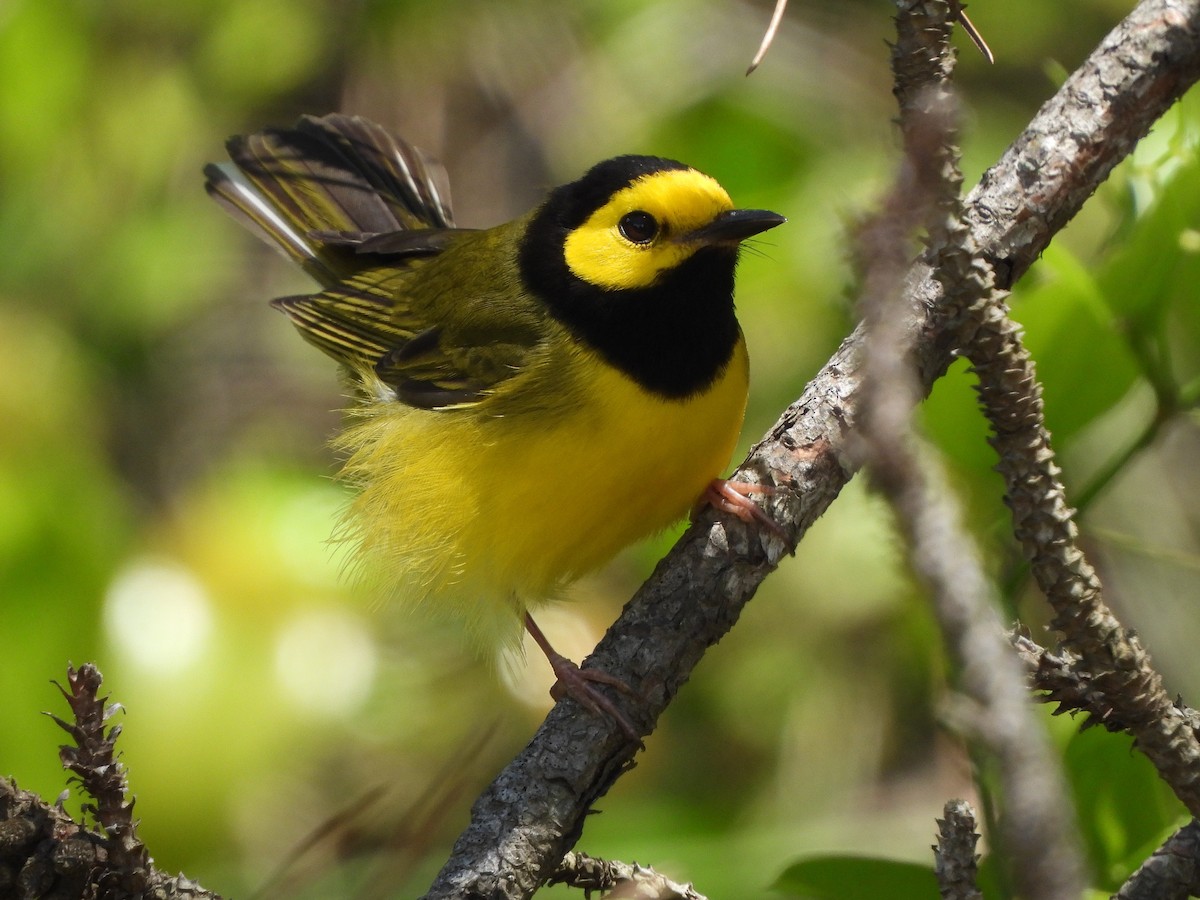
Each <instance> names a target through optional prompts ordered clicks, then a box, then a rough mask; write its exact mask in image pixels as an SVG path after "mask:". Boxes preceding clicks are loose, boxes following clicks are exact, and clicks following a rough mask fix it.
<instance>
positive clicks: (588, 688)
mask: <svg viewBox="0 0 1200 900" xmlns="http://www.w3.org/2000/svg"><path fill="white" fill-rule="evenodd" d="M525 630H526V631H528V632H529V634H530V636H531V637H532V638H533V640H534V642H535V643H536V644H537V645H538V647H540V648H541V650H542V652H543V653H544V654H546V659H547V660H549V662H550V668H551V669H553V670H554V677H555V678H557V679H558V680H557V681H556V682H555V683H554V687H552V688H550V696H551V697H553V698H554V699H555V700H561V699H562V698H563V697H570V698H571V699H572V700H574V701H575V702H576V703H578V704H579V705H580V706H582V707H583V708H584V709H586V710H588V711H590V712H592V713H593V714H595V715H597V716H601V717H604V716H607V717H608V718H610V719H612V720H613V721H614V722H615V723H616V724H617V727H619V728H620V729H621V731H622V733H623V734H624V735H625V737H627V738H629V740H630V741H632V742H633V743H635V744H641V743H642V738H641V735H639V734H638V732H637V729H636V728H634V727H633V724H632V723H631V722H630V721H629V719H627V718H626V717H625V714H624V713H622V712H621V711H620V710H619V709H617V706H616V704H615V703H613V702H612V701H611V700H609V699H608V698H607V697H606V696H604V695H603V694H602V693H600V691H598V690H597V689H596V687H595V685H597V684H605V685H608V686H609V687H612V688H616V689H617V690H618V691H620V692H621V693H623V694H628V695H629V696H631V697H636V696H637V693H636V692H635V691H634V690H633V688H631V687H630V686H629V685H628V684H626V683H625V682H624V681H622V680H621V679H620V678H617V677H616V676H615V675H610V674H609V673H608V672H605V671H604V670H603V669H581V668H579V666H578V665H576V664H575V663H574V662H572V661H571V660H569V659H567V658H566V657H565V656H563V655H562V654H561V653H559V652H558V651H556V650H555V649H554V648H553V647H551V646H550V642H549V641H548V640H546V636H545V635H544V634H542V629H540V628H539V627H538V625H537V623H536V622H534V621H533V617H532V616H531V615H529V613H526V614H525Z"/></svg>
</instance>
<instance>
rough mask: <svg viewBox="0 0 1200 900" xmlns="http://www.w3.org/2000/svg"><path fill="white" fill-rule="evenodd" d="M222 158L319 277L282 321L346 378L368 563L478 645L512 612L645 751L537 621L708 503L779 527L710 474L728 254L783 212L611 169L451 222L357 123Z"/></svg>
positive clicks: (266, 135)
mask: <svg viewBox="0 0 1200 900" xmlns="http://www.w3.org/2000/svg"><path fill="white" fill-rule="evenodd" d="M226 146H227V150H228V152H229V156H230V158H231V160H232V164H230V163H225V164H221V165H215V164H214V165H209V166H207V167H206V169H205V175H206V177H207V185H206V186H207V189H208V192H209V193H210V194H211V195H212V196H213V197H214V198H215V199H217V200H218V201H219V202H220V203H221V204H222V205H223V206H225V207H226V208H227V209H228V210H229V211H230V212H231V213H232V214H233V215H234V216H235V218H237V219H238V220H239V221H241V222H242V223H243V224H245V225H247V226H248V227H249V228H250V229H251V230H253V231H254V232H256V233H257V234H258V235H259V236H260V237H261V238H263V239H264V240H266V241H267V242H268V243H270V244H273V245H274V246H275V247H277V248H278V249H280V250H282V251H283V252H284V253H285V254H286V255H287V256H288V257H289V258H291V259H292V260H293V261H294V262H296V263H298V264H299V265H300V266H301V267H302V268H303V269H304V270H305V271H306V272H307V273H308V274H309V275H311V276H312V277H313V278H314V279H315V280H316V281H317V283H318V284H319V285H320V291H319V292H317V293H313V294H309V295H304V296H292V297H281V298H279V299H277V300H275V301H273V305H274V306H275V307H276V308H278V309H280V310H281V311H283V312H284V313H285V314H287V316H288V317H289V318H290V319H291V320H292V322H293V324H294V325H295V326H296V327H297V328H298V329H299V331H300V334H301V335H302V336H303V337H304V338H306V339H307V340H308V341H309V342H311V343H312V344H314V345H315V346H316V347H318V348H319V349H321V350H322V351H324V352H325V353H327V354H328V355H329V356H331V357H333V358H334V359H335V360H337V362H339V363H340V364H341V365H342V367H343V368H344V369H345V370H346V372H347V373H348V375H349V377H350V380H351V383H352V385H353V392H354V397H355V402H354V406H353V409H352V410H351V411H350V413H349V421H348V424H347V427H346V428H345V430H344V431H343V433H342V434H341V435H340V436H339V437H337V438H336V439H335V442H334V443H335V447H336V448H337V449H338V450H339V451H340V452H341V453H342V454H343V455H344V456H345V464H344V466H343V469H342V475H343V477H344V479H345V480H346V481H348V482H349V483H350V484H352V485H353V486H355V487H356V488H357V494H356V497H355V499H354V500H353V501H352V504H351V506H350V509H349V511H348V514H347V516H346V519H345V522H344V525H343V527H342V530H341V532H340V533H339V536H340V537H344V538H346V539H348V540H350V541H351V542H352V544H353V545H354V546H355V547H356V549H357V555H356V561H357V562H358V564H359V568H360V569H361V571H363V572H364V573H366V574H367V575H369V576H370V577H372V578H376V579H380V580H382V581H383V582H384V583H386V584H387V585H388V586H389V593H391V594H394V595H395V596H397V597H399V598H402V599H404V600H405V601H407V602H409V603H414V604H417V605H421V606H430V607H435V608H438V609H448V610H450V611H452V612H453V613H454V614H456V615H457V616H459V617H460V618H461V619H462V620H463V621H465V623H466V625H467V626H468V629H469V630H470V631H471V632H472V634H473V635H474V637H475V638H476V639H477V641H479V642H480V643H491V644H494V643H496V640H497V637H498V636H499V637H500V638H501V639H502V640H509V641H515V640H516V639H517V638H518V636H519V634H520V624H521V623H522V622H523V623H524V625H525V627H526V628H527V629H528V630H529V631H530V633H531V635H532V636H533V637H534V639H535V640H536V641H537V643H538V645H539V646H540V647H541V648H542V649H543V651H544V652H545V653H546V655H547V657H548V658H549V659H550V662H551V664H552V665H553V666H554V671H555V674H556V675H557V677H558V679H559V683H558V685H556V692H555V696H556V697H557V696H559V694H560V693H561V692H562V691H563V690H565V691H566V692H567V693H569V694H570V695H571V696H573V697H575V698H576V699H577V700H579V701H580V702H581V703H582V704H583V705H585V706H586V707H588V708H589V709H591V710H592V711H593V712H600V711H601V710H603V711H604V712H605V713H607V714H609V715H611V716H612V717H613V718H614V719H615V720H616V721H617V722H618V724H620V726H621V727H622V729H623V730H624V731H625V732H626V734H627V735H629V736H630V737H631V738H633V739H635V740H636V739H637V734H636V732H635V731H634V729H633V728H632V727H631V726H630V725H629V723H628V722H627V720H626V719H625V718H624V717H623V716H622V715H621V714H620V713H619V712H618V711H617V710H616V708H615V707H614V706H613V704H612V703H611V702H610V701H609V700H608V699H607V698H606V697H605V696H604V695H603V694H602V693H601V692H599V691H598V690H596V689H595V688H594V687H593V686H592V685H591V684H590V683H589V682H602V683H607V684H616V685H617V686H618V687H622V685H621V684H620V683H618V682H617V680H616V679H612V678H610V677H609V676H607V675H606V674H605V673H603V672H599V671H598V670H595V669H583V670H580V669H578V668H577V667H576V666H575V665H574V664H573V663H570V662H569V661H567V660H566V659H564V658H563V657H561V656H559V655H558V654H557V653H555V652H554V651H553V649H552V648H551V647H550V645H549V643H548V642H547V641H546V639H545V637H544V636H543V635H542V633H541V631H540V630H539V629H538V627H537V625H536V624H535V623H534V621H533V619H532V618H531V617H530V616H529V613H528V610H529V607H531V606H534V605H536V604H539V603H543V602H545V601H546V600H548V599H553V598H554V597H555V596H556V595H558V594H560V592H561V591H562V589H563V587H564V586H565V585H566V584H567V583H569V582H571V581H572V580H573V579H575V578H576V577H578V576H580V575H582V574H583V573H585V572H587V571H589V570H591V569H594V568H596V567H598V566H599V565H601V564H602V563H604V562H605V561H607V560H608V559H609V558H610V557H612V556H613V555H614V554H615V553H616V552H617V551H618V550H620V549H621V548H623V547H625V546H626V545H628V544H630V543H632V542H633V541H635V540H637V539H639V538H642V537H644V536H647V535H649V534H652V533H654V532H656V531H659V530H660V529H662V528H664V527H666V526H668V525H670V524H671V523H673V522H675V521H676V520H678V519H680V518H681V517H683V516H684V515H685V514H686V513H687V512H688V510H689V509H690V508H692V507H693V505H694V504H696V503H697V501H698V500H707V501H708V502H712V503H714V504H716V505H718V506H719V507H721V508H723V509H726V510H727V511H731V512H734V513H736V514H738V515H739V516H740V517H742V518H743V519H750V518H758V519H760V520H763V519H765V516H764V515H763V514H762V513H761V512H760V511H759V510H758V507H757V506H756V505H755V504H753V502H751V501H750V500H749V498H748V497H747V496H746V493H747V490H748V488H747V486H741V485H737V484H735V483H731V482H725V481H722V480H721V479H719V477H718V476H719V474H720V472H721V471H722V469H723V468H724V466H725V465H726V464H727V463H728V462H729V458H730V455H731V454H732V452H733V448H734V445H735V442H736V441H737V438H738V434H739V431H740V429H741V424H742V417H743V413H744V411H745V405H746V396H747V385H748V357H747V354H746V346H745V342H744V340H743V337H742V332H741V329H740V327H739V326H738V322H737V319H736V317H735V315H734V304H733V286H734V268H735V265H736V263H737V257H738V247H739V244H740V242H741V241H743V240H744V239H746V238H749V237H752V236H753V235H756V234H759V233H761V232H763V231H765V230H767V229H769V228H774V227H775V226H776V225H779V224H781V223H782V222H783V221H784V218H783V217H782V216H780V215H778V214H776V213H773V212H768V211H765V210H755V209H735V208H734V205H733V203H732V201H731V200H730V198H729V195H728V194H727V193H726V192H725V190H724V189H723V188H722V187H721V186H720V185H719V184H718V183H717V182H716V181H715V180H713V179H712V178H710V177H709V176H707V175H704V174H702V173H700V172H698V171H696V170H695V169H692V168H690V167H688V166H686V165H683V164H682V163H679V162H675V161H673V160H669V159H660V158H657V157H652V156H619V157H617V158H615V159H610V160H607V161H605V162H601V163H599V164H597V165H596V166H594V167H593V168H592V169H590V170H589V171H588V172H587V173H586V174H585V175H584V176H583V177H582V178H580V179H579V180H578V181H575V182H572V183H570V184H567V185H564V186H562V187H559V188H556V189H554V190H553V191H551V192H550V193H549V195H548V197H547V198H546V200H545V201H544V202H543V203H542V204H541V205H540V206H538V207H537V208H536V209H534V210H533V211H532V212H530V213H528V214H527V215H524V216H522V217H520V218H518V219H516V220H514V221H512V222H509V223H507V224H504V225H499V226H497V227H495V228H489V229H484V230H474V229H463V228H455V227H454V225H453V221H452V218H451V212H450V199H449V190H448V183H447V179H446V175H445V172H444V171H443V170H442V168H441V167H440V166H439V165H438V164H436V163H435V162H433V161H432V160H431V159H430V158H429V157H427V156H426V155H425V154H423V153H422V152H421V151H420V150H418V149H417V148H416V147H413V146H411V145H409V144H407V143H405V142H404V141H402V140H400V139H399V138H397V137H394V136H392V135H391V134H389V133H388V132H387V131H385V130H384V129H383V128H381V127H380V126H378V125H376V124H374V123H372V122H369V121H367V120H365V119H362V118H358V117H348V116H342V115H329V116H325V117H322V118H316V117H311V116H306V117H303V118H301V119H300V120H299V121H298V122H297V124H296V125H295V126H294V127H293V128H291V129H269V130H265V131H262V132H259V133H256V134H252V135H249V136H239V137H234V138H231V139H230V140H229V141H228V143H227V145H226ZM750 490H752V489H750ZM766 522H767V524H768V525H769V524H770V521H769V519H768V520H766Z"/></svg>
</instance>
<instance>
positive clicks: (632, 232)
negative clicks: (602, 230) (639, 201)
mask: <svg viewBox="0 0 1200 900" xmlns="http://www.w3.org/2000/svg"><path fill="white" fill-rule="evenodd" d="M617 228H618V229H620V232H621V236H622V237H624V238H625V239H626V240H630V241H633V242H634V243H635V244H648V243H650V242H651V241H652V240H654V237H655V235H657V234H658V222H656V221H655V220H654V216H652V215H650V213H648V212H643V211H642V210H640V209H637V210H634V211H633V212H631V213H625V215H623V216H621V221H620V222H618V223H617Z"/></svg>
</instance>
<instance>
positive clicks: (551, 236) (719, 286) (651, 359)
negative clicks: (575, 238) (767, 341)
mask: <svg viewBox="0 0 1200 900" xmlns="http://www.w3.org/2000/svg"><path fill="white" fill-rule="evenodd" d="M568 230H569V229H567V228H565V227H563V226H562V225H560V224H559V223H558V222H556V221H554V219H553V217H552V216H551V215H547V209H546V208H545V207H543V209H542V210H541V211H540V212H539V213H538V214H537V215H536V216H535V217H534V219H533V221H532V222H531V223H530V226H529V230H528V231H527V232H526V235H525V237H524V239H523V241H522V243H521V249H520V267H521V275H522V278H523V280H524V282H525V284H526V285H527V286H528V287H529V288H530V289H531V290H532V291H533V292H534V294H536V295H537V297H538V298H539V299H540V300H541V301H542V302H543V303H545V304H546V307H547V308H548V309H549V310H550V313H551V315H553V316H554V318H556V319H557V320H558V321H560V322H562V323H563V325H565V326H566V327H567V328H568V329H569V330H570V331H571V333H572V334H574V335H575V336H576V337H578V338H579V339H580V340H581V341H583V342H584V343H585V344H587V345H588V346H589V347H591V348H592V349H594V350H595V351H596V352H598V353H599V354H600V355H601V356H602V357H603V358H604V359H605V360H606V361H607V362H608V363H610V364H611V365H613V366H614V367H616V368H617V369H620V370H621V371H622V372H624V373H625V374H627V375H629V376H630V377H631V378H632V379H633V380H634V381H636V382H637V383H638V384H640V385H641V386H642V387H644V388H645V389H646V390H648V391H650V392H652V393H655V394H658V395H659V396H662V397H665V398H667V399H672V400H682V399H684V398H687V397H690V396H692V395H694V394H698V393H700V392H702V391H704V390H705V389H706V388H708V387H710V386H711V385H712V384H713V382H715V381H716V380H717V378H718V377H719V376H720V375H721V374H722V372H724V370H725V366H726V365H727V364H728V363H729V360H730V359H731V358H732V357H733V351H734V348H735V347H736V346H737V342H738V339H739V336H740V334H741V331H740V329H739V327H738V323H737V318H736V316H735V315H734V309H733V274H734V268H735V266H736V265H737V249H736V248H733V247H725V246H714V247H702V248H700V249H699V250H697V251H696V253H695V254H693V255H692V256H691V257H689V258H688V259H687V260H685V261H684V262H683V263H681V264H680V265H679V266H677V267H676V268H674V269H671V270H669V271H667V272H663V273H662V275H660V276H659V278H658V280H657V281H655V282H654V284H652V285H650V286H649V287H646V288H634V289H624V290H605V289H603V288H600V287H597V286H596V285H594V284H590V283H588V282H586V281H584V280H583V279H581V278H579V277H578V276H577V275H575V274H574V273H573V272H571V270H570V269H569V268H568V267H567V264H566V261H565V260H564V259H563V253H562V248H563V244H564V243H565V241H566V237H567V232H568Z"/></svg>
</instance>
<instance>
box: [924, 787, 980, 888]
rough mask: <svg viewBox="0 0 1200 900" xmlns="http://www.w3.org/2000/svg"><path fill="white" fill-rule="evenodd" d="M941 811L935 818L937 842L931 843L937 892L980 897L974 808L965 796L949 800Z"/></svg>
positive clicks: (977, 837) (977, 839)
mask: <svg viewBox="0 0 1200 900" xmlns="http://www.w3.org/2000/svg"><path fill="white" fill-rule="evenodd" d="M943 815H944V816H945V818H942V819H938V820H937V824H938V842H937V844H935V845H934V847H933V859H934V866H933V868H934V874H936V875H937V880H938V892H939V893H940V894H941V896H942V900H983V894H982V893H980V890H979V887H978V878H979V856H978V854H976V852H975V845H976V844H977V843H978V842H979V834H978V833H977V832H976V828H977V826H976V824H975V810H973V809H972V808H971V804H970V803H968V802H967V801H966V800H950V801H947V803H946V808H945V811H944V812H943Z"/></svg>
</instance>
